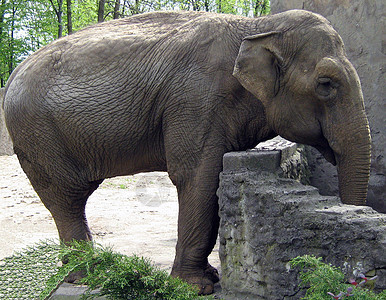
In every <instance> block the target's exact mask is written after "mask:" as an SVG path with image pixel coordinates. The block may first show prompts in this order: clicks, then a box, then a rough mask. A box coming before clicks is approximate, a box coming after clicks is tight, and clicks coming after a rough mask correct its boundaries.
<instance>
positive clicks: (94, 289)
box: [40, 241, 198, 300]
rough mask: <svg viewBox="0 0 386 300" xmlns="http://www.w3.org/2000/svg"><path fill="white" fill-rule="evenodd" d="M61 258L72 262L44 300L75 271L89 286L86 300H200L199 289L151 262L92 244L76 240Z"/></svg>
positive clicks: (49, 284)
mask: <svg viewBox="0 0 386 300" xmlns="http://www.w3.org/2000/svg"><path fill="white" fill-rule="evenodd" d="M60 258H61V259H65V260H66V261H68V263H66V264H63V265H62V266H61V267H60V268H59V272H58V273H57V274H56V275H54V276H52V277H51V278H50V279H49V280H48V282H47V288H46V289H45V290H44V291H43V292H42V294H41V295H40V299H46V298H47V297H49V296H50V295H51V294H52V293H53V292H54V291H55V289H56V288H57V287H58V286H59V285H60V284H61V283H62V282H63V280H64V279H65V277H67V276H68V275H69V274H70V273H71V272H79V271H83V272H84V275H85V277H84V278H83V279H81V280H80V282H79V283H81V284H86V285H87V286H88V288H87V290H86V292H85V294H84V295H83V299H90V298H94V297H97V296H103V295H105V296H107V297H108V298H109V299H138V300H141V299H196V298H197V297H198V294H197V291H196V289H194V288H193V287H192V286H191V285H189V284H187V283H186V282H183V281H182V280H180V279H178V278H172V277H170V276H168V275H167V273H166V272H165V271H162V270H159V269H158V268H156V267H155V266H153V265H152V264H151V263H150V262H149V260H147V259H145V258H140V257H137V256H130V257H128V256H126V255H122V254H119V253H115V252H113V251H112V250H111V249H108V248H103V247H102V246H99V245H95V244H93V243H91V242H77V241H74V242H73V243H71V245H70V246H69V247H66V246H63V247H62V250H61V251H60Z"/></svg>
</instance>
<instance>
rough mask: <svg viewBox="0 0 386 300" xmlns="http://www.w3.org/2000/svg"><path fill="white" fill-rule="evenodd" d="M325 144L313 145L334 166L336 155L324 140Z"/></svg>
mask: <svg viewBox="0 0 386 300" xmlns="http://www.w3.org/2000/svg"><path fill="white" fill-rule="evenodd" d="M326 144H327V145H326V146H315V148H316V149H317V150H318V151H319V152H320V153H321V154H322V155H323V156H324V158H325V159H326V160H327V161H328V162H329V163H331V164H333V165H334V166H336V156H335V153H334V151H333V150H332V149H331V147H330V146H329V145H328V142H327V141H326Z"/></svg>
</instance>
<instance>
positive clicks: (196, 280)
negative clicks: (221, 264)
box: [171, 264, 219, 295]
mask: <svg viewBox="0 0 386 300" xmlns="http://www.w3.org/2000/svg"><path fill="white" fill-rule="evenodd" d="M199 273H201V274H202V275H198V272H197V273H195V274H189V273H188V274H187V273H185V272H182V271H179V272H178V271H172V274H171V276H173V277H179V278H181V279H182V280H184V281H186V282H187V283H189V284H191V285H192V286H194V287H196V288H197V289H198V294H199V295H209V294H212V293H213V290H214V284H215V283H216V282H218V281H219V275H218V272H217V270H216V269H215V268H214V267H212V266H211V265H210V264H208V265H207V267H206V269H205V270H203V271H201V272H199Z"/></svg>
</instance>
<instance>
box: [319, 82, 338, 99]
mask: <svg viewBox="0 0 386 300" xmlns="http://www.w3.org/2000/svg"><path fill="white" fill-rule="evenodd" d="M316 93H317V94H318V96H319V97H320V98H322V99H331V98H333V97H335V96H336V84H334V83H333V81H332V79H331V78H329V77H319V78H318V81H317V84H316Z"/></svg>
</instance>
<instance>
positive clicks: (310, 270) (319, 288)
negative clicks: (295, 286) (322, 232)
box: [290, 255, 386, 300]
mask: <svg viewBox="0 0 386 300" xmlns="http://www.w3.org/2000/svg"><path fill="white" fill-rule="evenodd" d="M290 264H291V266H293V267H298V268H300V279H301V285H302V286H303V287H306V288H307V292H306V295H305V297H304V298H302V299H306V300H324V299H326V300H331V299H350V300H386V291H383V292H382V293H380V294H378V295H377V294H375V293H374V292H372V291H370V290H369V289H367V288H364V287H363V284H364V283H365V282H367V281H368V280H374V279H376V277H373V278H370V279H368V278H366V277H365V276H364V275H361V281H360V283H357V282H356V281H355V280H353V279H352V280H350V282H351V284H347V283H345V280H344V275H343V273H342V271H341V270H340V269H339V268H337V267H335V266H332V265H330V264H326V263H324V262H323V261H322V258H320V257H319V258H317V257H315V256H310V255H304V256H298V257H296V258H294V259H292V260H291V261H290Z"/></svg>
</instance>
